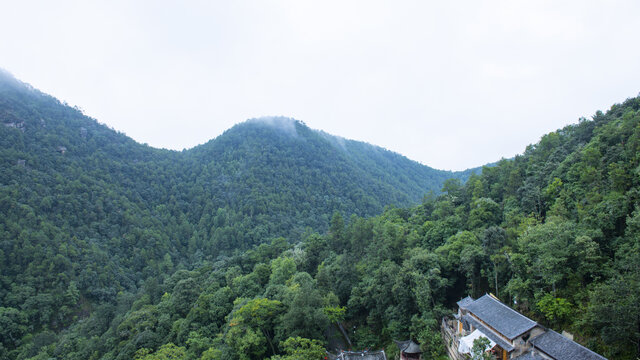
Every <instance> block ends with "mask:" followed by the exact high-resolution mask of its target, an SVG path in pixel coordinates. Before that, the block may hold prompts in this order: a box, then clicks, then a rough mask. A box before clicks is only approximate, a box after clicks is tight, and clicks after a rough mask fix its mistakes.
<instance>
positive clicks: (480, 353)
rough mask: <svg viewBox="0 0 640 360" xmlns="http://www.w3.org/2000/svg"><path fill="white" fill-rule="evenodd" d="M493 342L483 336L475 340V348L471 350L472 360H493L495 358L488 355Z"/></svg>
mask: <svg viewBox="0 0 640 360" xmlns="http://www.w3.org/2000/svg"><path fill="white" fill-rule="evenodd" d="M490 344H491V342H490V341H489V339H487V338H486V337H484V336H481V337H479V338H477V339H475V340H473V347H472V348H471V359H473V360H491V359H493V356H491V354H488V353H487V350H489V346H490Z"/></svg>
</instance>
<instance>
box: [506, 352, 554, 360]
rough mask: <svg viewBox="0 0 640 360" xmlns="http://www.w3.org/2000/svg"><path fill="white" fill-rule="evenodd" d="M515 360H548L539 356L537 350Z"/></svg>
mask: <svg viewBox="0 0 640 360" xmlns="http://www.w3.org/2000/svg"><path fill="white" fill-rule="evenodd" d="M513 360H546V358H544V357H543V356H542V355H540V354H538V352H536V351H535V350H529V351H527V352H526V353H523V354H522V355H520V356H517V357H515V358H513Z"/></svg>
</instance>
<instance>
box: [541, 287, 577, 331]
mask: <svg viewBox="0 0 640 360" xmlns="http://www.w3.org/2000/svg"><path fill="white" fill-rule="evenodd" d="M536 306H537V307H538V310H539V311H540V312H541V313H542V315H544V317H545V318H546V319H547V320H548V321H549V322H550V323H551V324H561V323H562V322H563V321H565V320H567V319H568V318H569V316H570V315H571V308H572V306H571V303H570V302H569V301H567V299H563V298H556V297H553V295H551V294H546V295H544V296H543V297H542V298H541V299H540V300H539V301H538V302H537V303H536Z"/></svg>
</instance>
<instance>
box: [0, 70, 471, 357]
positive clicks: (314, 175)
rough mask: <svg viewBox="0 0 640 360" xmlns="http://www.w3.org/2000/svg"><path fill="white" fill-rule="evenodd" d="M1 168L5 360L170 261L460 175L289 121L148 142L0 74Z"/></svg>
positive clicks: (178, 263) (200, 261) (236, 247)
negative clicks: (202, 140)
mask: <svg viewBox="0 0 640 360" xmlns="http://www.w3.org/2000/svg"><path fill="white" fill-rule="evenodd" d="M0 169H1V170H2V171H1V172H0V214H1V215H2V216H1V217H0V264H1V267H0V325H2V329H1V330H0V332H1V333H0V343H1V345H0V354H2V356H3V357H8V358H16V357H18V358H29V357H31V356H35V355H36V354H37V353H38V352H39V351H40V350H39V349H40V348H44V347H46V346H50V344H53V343H54V342H56V341H59V340H60V336H62V334H66V333H68V332H73V331H75V330H73V329H76V328H77V326H80V324H83V323H85V322H87V321H89V319H94V318H99V319H100V321H101V322H103V325H105V326H108V325H110V324H111V322H112V321H114V319H116V318H117V316H122V315H123V314H124V311H126V310H127V306H128V305H126V304H127V303H126V302H125V303H122V304H121V303H120V302H121V301H122V299H131V298H132V297H135V296H137V294H139V293H140V291H144V290H143V289H145V286H147V285H145V284H154V283H156V284H158V285H161V284H164V283H165V281H169V280H168V279H169V276H170V275H172V274H176V273H177V271H179V270H193V269H198V268H201V267H202V266H212V264H216V263H220V262H221V261H223V262H224V261H226V260H225V259H228V258H229V257H234V256H238V254H241V253H242V252H243V251H244V250H247V249H250V248H253V247H254V246H256V245H259V244H263V243H270V242H271V241H272V240H273V239H277V238H280V237H283V238H285V239H286V242H287V243H296V242H299V241H300V240H301V239H302V238H303V237H304V236H306V235H305V234H307V235H308V234H310V233H313V232H318V233H326V231H327V228H328V225H329V220H330V218H331V215H332V214H333V213H334V212H339V213H342V214H344V215H345V216H349V215H351V214H357V215H359V216H372V215H376V214H379V213H380V212H381V211H382V210H383V209H384V206H386V205H389V204H395V205H397V206H409V205H411V204H417V203H419V202H420V201H421V199H422V197H423V196H424V194H425V193H428V192H429V191H436V192H437V191H438V190H439V189H440V188H441V186H442V184H443V183H444V181H445V180H446V179H448V178H460V179H463V180H465V179H466V178H467V177H468V176H469V172H461V173H452V172H447V171H439V170H434V169H431V168H429V167H426V166H423V165H421V164H419V163H417V162H413V161H411V160H408V159H406V158H404V157H402V156H400V155H398V154H395V153H392V152H390V151H387V150H384V149H381V148H378V147H375V146H371V145H368V144H364V143H361V142H356V141H351V140H346V139H342V138H339V137H335V136H332V135H328V134H325V133H322V132H319V131H315V130H312V129H309V128H308V127H307V126H306V125H304V124H303V123H302V122H299V121H295V120H292V119H286V118H264V119H254V120H250V121H247V122H245V123H242V124H239V125H237V126H235V127H233V128H232V129H229V130H228V131H227V132H225V133H224V134H223V135H221V136H219V137H218V138H216V139H214V140H212V141H210V142H209V143H207V144H204V145H201V146H198V147H195V148H193V149H190V150H186V151H182V152H176V151H168V150H159V149H154V148H151V147H149V146H146V145H142V144H138V143H136V142H135V141H133V140H132V139H130V138H128V137H126V136H125V135H123V134H121V133H118V132H116V131H114V130H112V129H109V128H107V127H105V126H104V125H101V124H99V123H98V122H96V121H95V120H93V119H91V118H88V117H86V116H84V115H83V114H82V112H81V111H79V110H78V109H75V108H71V107H69V106H67V105H66V104H62V103H60V102H59V101H58V100H56V99H54V98H52V97H50V96H47V95H46V94H42V93H41V92H39V91H37V90H35V89H33V88H32V87H30V86H28V85H26V84H23V83H21V82H19V81H17V80H15V79H14V78H13V77H12V76H11V75H9V74H7V73H4V72H0ZM148 286H152V285H148ZM127 301H128V300H127ZM118 304H120V305H118ZM123 304H124V305H123ZM123 306H124V307H123ZM96 331H98V332H99V333H100V334H102V333H104V331H106V328H99V329H96ZM51 346H53V345H51ZM117 347H118V348H119V345H118V346H117ZM55 348H56V349H59V350H58V351H62V353H59V354H57V355H56V356H58V357H61V358H68V356H71V355H68V354H67V350H64V349H65V347H59V346H56V347H55ZM69 351H70V350H69ZM92 353H93V352H92ZM103 353H104V352H103V351H98V352H97V353H96V354H98V355H96V356H102V354H103ZM123 356H125V355H123ZM125 357H126V356H125Z"/></svg>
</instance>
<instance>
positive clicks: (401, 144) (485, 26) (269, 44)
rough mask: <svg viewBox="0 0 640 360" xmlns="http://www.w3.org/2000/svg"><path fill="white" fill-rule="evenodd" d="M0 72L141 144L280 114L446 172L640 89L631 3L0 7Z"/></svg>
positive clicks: (518, 147)
mask: <svg viewBox="0 0 640 360" xmlns="http://www.w3.org/2000/svg"><path fill="white" fill-rule="evenodd" d="M0 14H2V16H1V21H0V33H1V34H2V35H1V36H0V67H2V68H4V69H6V70H8V71H10V72H11V73H13V74H14V75H15V76H16V77H18V78H19V79H21V80H23V81H25V82H28V83H30V84H31V85H33V86H34V87H36V88H39V89H40V90H42V91H44V92H47V93H50V94H52V95H54V96H56V97H58V98H59V99H61V100H65V101H67V102H68V103H69V104H71V105H77V106H79V107H81V108H82V109H84V110H85V112H86V113H87V114H88V115H90V116H92V117H95V118H96V119H98V121H100V122H102V123H105V124H107V125H109V126H111V127H112V128H114V129H116V130H119V131H122V132H124V133H126V134H127V135H129V136H131V137H133V138H134V139H135V140H137V141H139V142H146V143H148V144H150V145H152V146H155V147H166V148H171V149H183V148H190V147H193V146H195V145H197V144H200V143H203V142H206V141H207V140H209V139H211V138H214V137H216V136H218V135H219V134H221V133H222V132H223V131H224V130H225V129H228V128H229V127H231V126H233V125H234V124H236V123H238V122H241V121H244V120H245V119H247V118H252V117H259V116H266V115H284V116H289V117H294V118H296V119H300V120H303V121H305V122H306V123H307V124H308V125H309V126H310V127H312V128H316V129H321V130H324V131H326V132H329V133H332V134H335V135H340V136H343V137H346V138H350V139H356V140H362V141H366V142H369V143H372V144H375V145H379V146H383V147H385V148H387V149H389V150H393V151H396V152H399V153H401V154H403V155H405V156H407V157H409V158H411V159H413V160H417V161H420V162H421V163H423V164H425V165H429V166H432V167H436V168H440V169H454V170H459V169H464V168H468V167H473V166H478V165H482V164H485V163H488V162H492V161H496V160H498V159H500V158H501V157H511V156H513V155H515V154H517V153H521V152H522V151H523V150H524V148H525V147H526V145H528V144H531V143H534V142H536V141H537V140H538V139H539V138H540V136H542V135H543V134H545V133H547V132H550V131H553V130H555V129H557V128H559V127H562V126H564V125H566V124H570V123H575V122H577V120H578V118H579V117H581V116H585V117H590V116H591V115H592V114H593V113H594V112H595V111H596V110H598V109H601V110H606V109H607V108H609V106H610V105H611V104H613V103H619V102H622V101H623V100H624V99H626V98H628V97H633V96H636V95H638V93H639V92H640V46H638V44H639V41H640V40H639V39H640V1H637V0H630V1H586V0H581V1H558V0H556V1H540V0H536V1H517V0H508V1H477V0H474V1H391V0H389V1H374V0H366V1H347V0H341V1H329V0H322V1H304V0H291V1H242V0H240V1H238V0H234V1H231V0H229V1H112V0H109V1H65V0H57V1H29V0H26V1H15V0H0Z"/></svg>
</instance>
